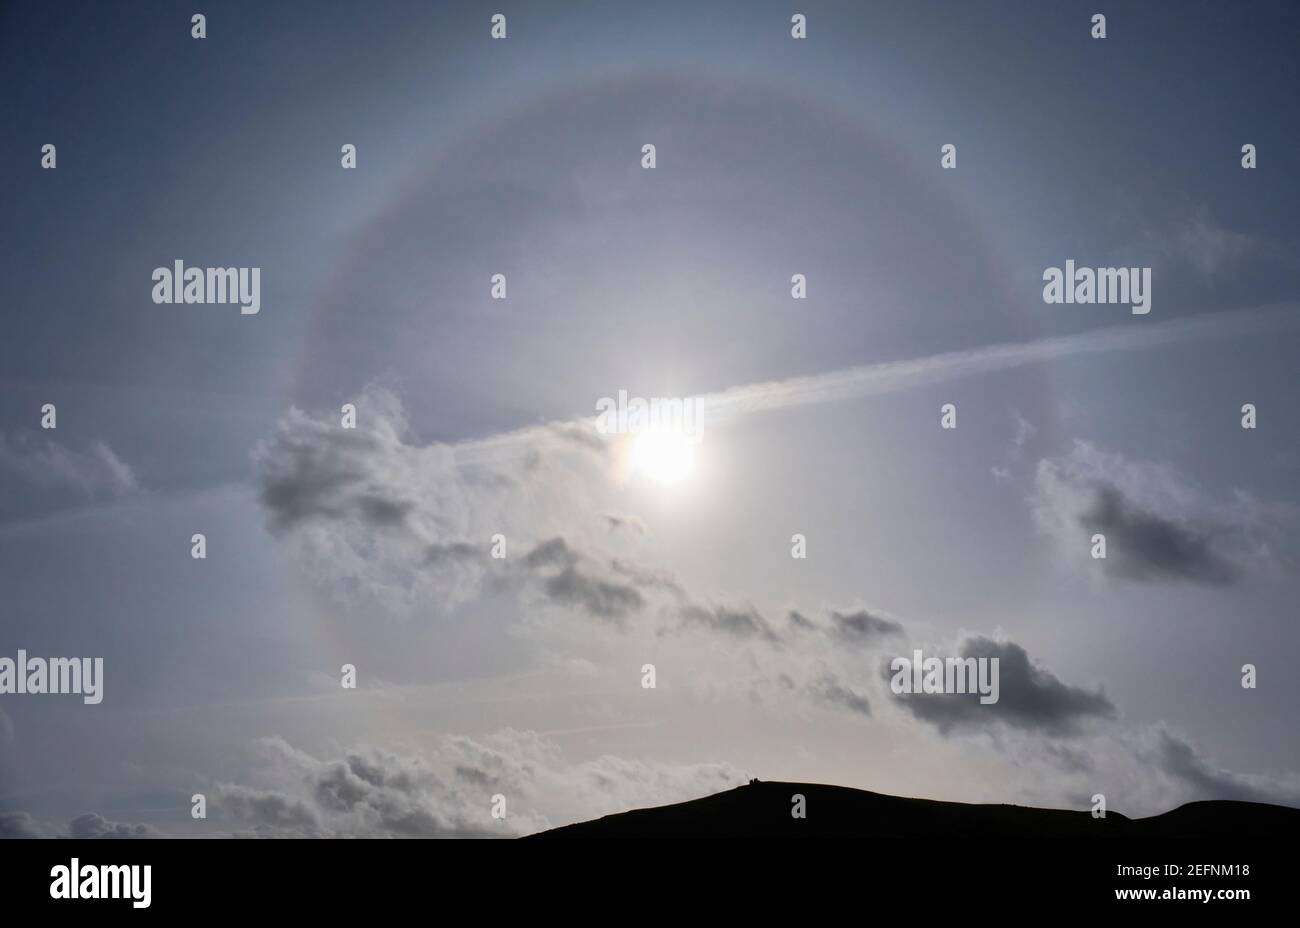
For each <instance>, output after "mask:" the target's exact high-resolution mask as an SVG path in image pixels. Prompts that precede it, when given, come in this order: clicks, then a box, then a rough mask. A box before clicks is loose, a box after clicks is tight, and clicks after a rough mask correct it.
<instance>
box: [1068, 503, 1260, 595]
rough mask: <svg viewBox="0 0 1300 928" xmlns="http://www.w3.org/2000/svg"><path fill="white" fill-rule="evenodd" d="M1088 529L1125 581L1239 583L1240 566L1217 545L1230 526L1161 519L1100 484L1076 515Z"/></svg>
mask: <svg viewBox="0 0 1300 928" xmlns="http://www.w3.org/2000/svg"><path fill="white" fill-rule="evenodd" d="M1079 525H1080V526H1081V527H1082V528H1083V529H1084V530H1085V531H1086V532H1087V533H1089V537H1091V534H1092V533H1096V532H1100V533H1101V534H1103V535H1105V536H1106V558H1105V560H1104V561H1103V562H1102V566H1103V569H1104V570H1106V572H1107V573H1110V574H1114V575H1115V576H1118V577H1124V578H1126V579H1130V580H1143V581H1160V580H1187V581H1191V582H1193V583H1205V584H1210V585H1225V584H1232V583H1237V582H1239V581H1240V580H1241V579H1242V578H1243V577H1244V576H1245V570H1244V569H1243V568H1242V566H1241V565H1240V564H1238V563H1236V562H1235V561H1233V560H1231V559H1229V558H1228V557H1227V556H1225V555H1224V554H1223V553H1222V552H1221V551H1220V550H1219V548H1218V547H1217V545H1218V544H1219V543H1220V542H1219V538H1218V536H1219V535H1220V534H1222V535H1225V536H1226V535H1227V534H1228V532H1229V530H1228V529H1226V528H1217V527H1214V526H1196V525H1192V524H1189V523H1186V522H1182V521H1176V520H1173V519H1167V518H1164V517H1162V516H1160V515H1158V514H1156V513H1154V512H1150V511H1147V510H1145V509H1142V508H1141V507H1139V506H1137V505H1136V504H1135V503H1134V502H1133V501H1132V500H1130V499H1129V498H1128V497H1126V496H1125V495H1124V494H1123V493H1122V492H1121V491H1120V490H1119V488H1117V487H1115V486H1112V485H1108V484H1102V485H1100V486H1098V487H1096V489H1095V498H1094V501H1093V504H1092V506H1091V507H1090V508H1089V509H1087V510H1086V511H1084V512H1083V513H1082V514H1081V515H1080V516H1079Z"/></svg>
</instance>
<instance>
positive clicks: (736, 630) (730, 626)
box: [678, 603, 780, 642]
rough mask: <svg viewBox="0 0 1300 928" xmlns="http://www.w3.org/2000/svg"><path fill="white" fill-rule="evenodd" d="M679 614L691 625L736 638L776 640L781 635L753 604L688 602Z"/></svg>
mask: <svg viewBox="0 0 1300 928" xmlns="http://www.w3.org/2000/svg"><path fill="white" fill-rule="evenodd" d="M678 614H679V615H680V616H681V618H682V619H684V620H685V621H686V623H687V624H689V625H694V626H697V627H701V628H707V629H710V630H712V631H715V632H721V633H723V634H726V635H730V636H733V637H736V638H761V639H764V640H766V641H770V642H776V641H779V640H780V636H779V635H778V634H777V633H776V632H775V631H773V630H772V626H771V625H769V624H768V622H767V620H766V619H765V618H763V616H761V615H760V614H759V612H758V610H757V609H755V608H754V607H753V606H749V605H744V606H715V605H710V606H701V605H697V604H695V603H688V604H687V605H684V606H682V607H681V609H680V611H679V612H678Z"/></svg>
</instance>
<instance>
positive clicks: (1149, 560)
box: [1030, 441, 1291, 586]
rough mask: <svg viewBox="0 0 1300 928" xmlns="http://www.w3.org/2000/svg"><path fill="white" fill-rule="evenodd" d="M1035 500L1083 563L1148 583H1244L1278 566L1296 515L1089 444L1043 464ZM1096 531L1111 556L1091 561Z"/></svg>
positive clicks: (1040, 518) (1050, 527) (1047, 524)
mask: <svg viewBox="0 0 1300 928" xmlns="http://www.w3.org/2000/svg"><path fill="white" fill-rule="evenodd" d="M1030 502H1031V505H1032V507H1033V510H1034V516H1035V519H1036V521H1037V522H1038V524H1039V527H1040V528H1041V529H1043V530H1044V531H1046V532H1047V533H1049V534H1051V535H1052V536H1054V537H1055V539H1056V540H1057V542H1058V543H1059V544H1060V546H1061V549H1062V551H1064V552H1066V554H1067V556H1068V557H1069V558H1071V559H1072V560H1073V561H1074V562H1075V563H1087V564H1089V565H1095V567H1096V569H1100V570H1102V571H1103V572H1105V573H1106V574H1107V575H1109V576H1112V577H1117V578H1121V579H1126V580H1133V581H1138V582H1145V583H1170V582H1187V583H1199V584H1205V585H1209V586H1228V585H1234V584H1239V583H1240V582H1241V581H1242V580H1243V579H1244V578H1245V576H1246V575H1247V573H1248V572H1250V571H1253V570H1256V569H1259V570H1263V569H1265V568H1266V567H1267V566H1269V565H1271V564H1272V563H1273V558H1274V555H1273V554H1272V553H1271V552H1270V546H1271V543H1272V541H1274V540H1276V538H1277V537H1278V532H1279V529H1280V528H1281V527H1282V526H1283V524H1284V523H1285V522H1286V521H1288V520H1289V519H1290V518H1291V510H1290V509H1289V508H1288V507H1286V506H1279V505H1277V504H1275V503H1265V502H1261V501H1258V500H1255V499H1254V498H1253V497H1251V496H1250V495H1249V494H1247V493H1244V492H1240V491H1235V492H1234V494H1233V495H1232V497H1231V498H1230V499H1229V500H1228V501H1227V502H1223V503H1219V502H1216V501H1213V500H1211V499H1209V498H1207V497H1206V496H1204V495H1203V494H1202V493H1201V492H1200V491H1199V490H1198V489H1197V488H1196V487H1195V486H1193V485H1192V484H1191V483H1189V482H1188V481H1187V480H1186V479H1184V478H1183V477H1182V476H1181V475H1180V474H1179V473H1177V472H1176V471H1175V470H1174V469H1173V468H1172V467H1170V466H1169V465H1166V464H1161V463H1155V462H1150V461H1134V460H1130V459H1128V458H1126V457H1125V456H1123V455H1121V454H1117V453H1114V452H1107V451H1104V450H1102V449H1099V448H1097V447H1095V446H1094V445H1092V444H1090V443H1088V442H1084V441H1076V442H1075V443H1074V447H1073V448H1072V450H1071V451H1070V452H1069V453H1068V454H1065V455H1063V456H1061V457H1057V458H1045V459H1043V460H1041V461H1039V463H1038V468H1037V473H1036V476H1035V488H1034V494H1033V496H1031V498H1030ZM1095 534H1102V535H1104V536H1105V537H1106V557H1105V558H1104V559H1096V560H1093V559H1092V558H1091V557H1090V554H1091V544H1092V541H1091V539H1092V536H1093V535H1095Z"/></svg>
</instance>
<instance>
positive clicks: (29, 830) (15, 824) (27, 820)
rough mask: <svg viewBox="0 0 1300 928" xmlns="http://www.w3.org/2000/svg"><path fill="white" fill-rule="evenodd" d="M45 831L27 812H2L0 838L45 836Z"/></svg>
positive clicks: (0, 814)
mask: <svg viewBox="0 0 1300 928" xmlns="http://www.w3.org/2000/svg"><path fill="white" fill-rule="evenodd" d="M45 836H46V835H45V831H44V829H42V828H41V827H40V825H38V824H37V823H36V821H35V820H34V819H33V818H32V817H31V816H30V815H28V814H27V813H26V812H0V838H44V837H45Z"/></svg>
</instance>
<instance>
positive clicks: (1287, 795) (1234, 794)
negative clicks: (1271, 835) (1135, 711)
mask: <svg viewBox="0 0 1300 928" xmlns="http://www.w3.org/2000/svg"><path fill="white" fill-rule="evenodd" d="M1155 740H1156V744H1155V748H1154V754H1155V760H1156V763H1157V765H1158V766H1159V769H1160V770H1161V771H1162V772H1163V773H1164V774H1165V775H1166V776H1169V777H1171V778H1172V779H1174V780H1176V781H1178V782H1179V783H1181V784H1183V785H1184V786H1185V787H1187V788H1188V789H1189V790H1190V791H1191V792H1192V794H1193V795H1194V796H1195V797H1196V798H1198V799H1237V800H1241V801H1244V802H1271V803H1277V804H1280V805H1289V806H1300V781H1298V780H1297V779H1296V778H1295V777H1294V776H1292V777H1291V778H1290V779H1289V780H1285V781H1284V780H1277V779H1273V778H1269V777H1262V776H1252V775H1248V774H1240V773H1233V772H1232V771H1229V770H1223V769H1221V768H1219V767H1216V766H1214V765H1213V764H1211V763H1210V762H1209V761H1207V760H1205V759H1204V758H1203V757H1201V756H1200V755H1199V754H1197V753H1196V750H1195V749H1194V748H1193V747H1192V746H1191V745H1190V744H1189V743H1188V742H1186V741H1184V740H1183V739H1182V738H1180V737H1178V736H1177V735H1174V734H1172V733H1171V732H1169V731H1168V730H1167V729H1165V728H1159V729H1158V730H1157V732H1156V735H1155Z"/></svg>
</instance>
